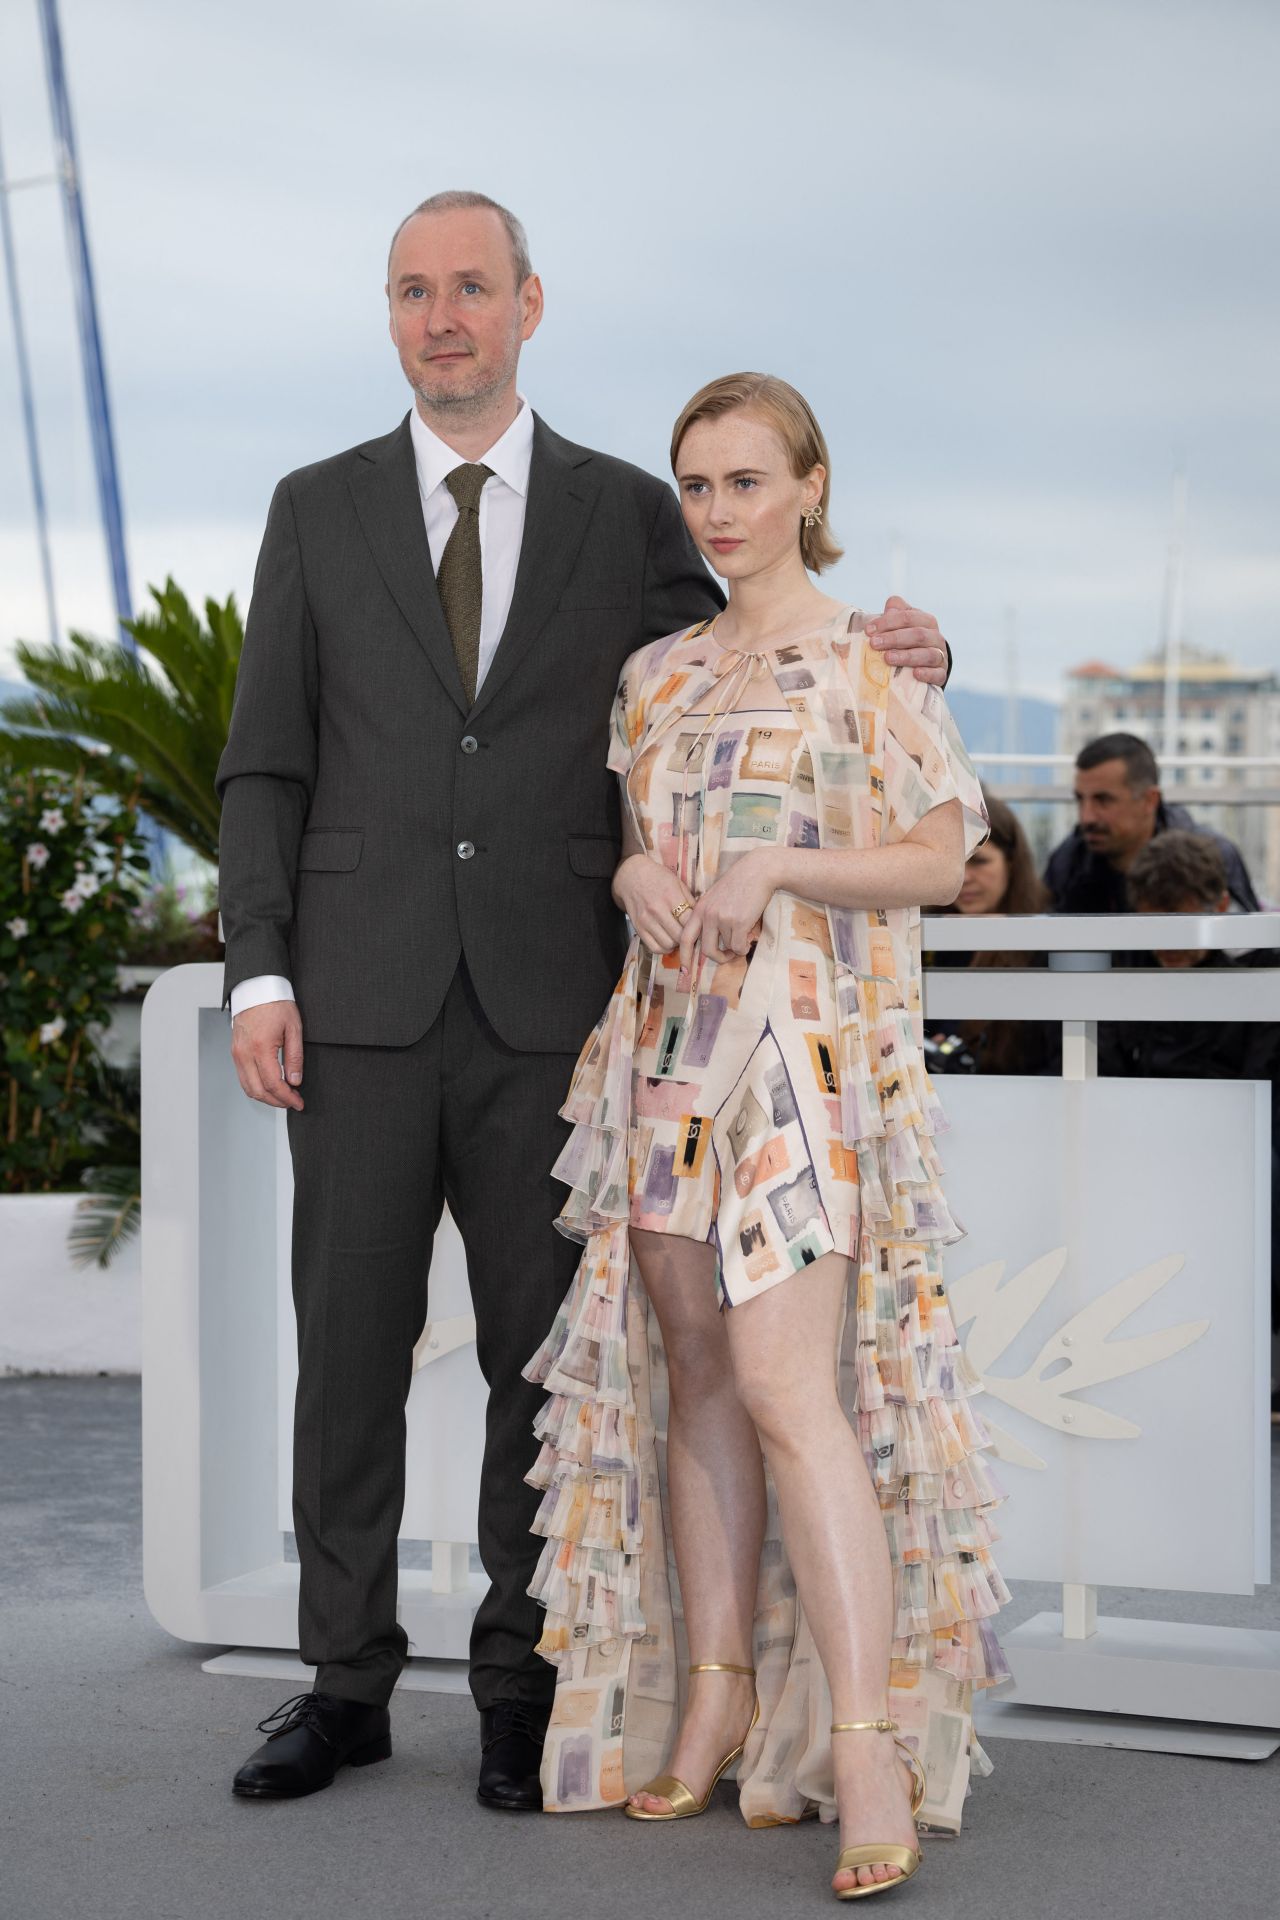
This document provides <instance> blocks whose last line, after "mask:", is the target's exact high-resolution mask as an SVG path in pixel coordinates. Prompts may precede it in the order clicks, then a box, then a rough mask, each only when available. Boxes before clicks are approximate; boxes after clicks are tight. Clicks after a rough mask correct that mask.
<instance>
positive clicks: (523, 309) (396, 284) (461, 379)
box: [387, 207, 542, 416]
mask: <svg viewBox="0 0 1280 1920" xmlns="http://www.w3.org/2000/svg"><path fill="white" fill-rule="evenodd" d="M387 303H388V307H389V310H390V322H391V338H392V339H393V340H394V342H395V346H396V352H397V353H398V354H399V356H400V365H401V367H402V368H403V369H404V377H405V379H406V380H407V381H408V382H409V385H410V386H411V387H412V388H413V390H414V392H415V393H416V394H417V395H418V398H419V399H420V401H421V402H422V406H423V410H424V412H426V413H436V414H444V415H454V416H465V415H467V414H478V413H483V412H484V411H485V410H486V408H487V407H488V406H489V405H490V403H491V402H492V401H493V400H494V399H495V398H496V397H497V396H498V395H499V394H500V393H502V392H503V391H504V389H506V388H508V387H514V385H515V377H516V367H517V365H518V363H519V359H520V347H521V344H522V343H523V342H524V341H525V340H527V339H528V338H529V336H530V334H531V333H533V331H534V329H535V328H536V327H537V325H538V322H539V320H540V319H541V318H542V286H541V283H540V281H539V280H538V276H537V275H536V274H531V275H530V276H529V278H528V279H527V280H526V281H525V283H524V285H523V287H518V286H517V285H516V279H515V269H514V266H513V264H512V259H511V242H510V240H509V239H508V237H507V230H506V228H505V226H504V225H503V223H502V220H501V218H500V217H499V215H498V214H496V213H495V212H494V211H493V209H492V208H491V207H463V208H459V209H457V210H456V211H454V212H451V213H419V214H415V215H414V216H413V218H412V219H411V220H408V221H407V222H406V223H405V225H404V226H403V227H402V228H401V230H400V232H399V233H398V234H397V236H396V241H395V245H394V247H393V248H392V250H391V260H390V264H389V268H388V278H387Z"/></svg>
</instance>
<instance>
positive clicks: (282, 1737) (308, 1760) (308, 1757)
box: [231, 1693, 391, 1800]
mask: <svg viewBox="0 0 1280 1920" xmlns="http://www.w3.org/2000/svg"><path fill="white" fill-rule="evenodd" d="M258 1732H259V1733H265V1734H267V1735H268V1736H269V1737H268V1738H267V1739H266V1740H265V1741H264V1742H263V1744H262V1745H261V1746H260V1747H259V1748H258V1750H257V1752H256V1753H251V1754H250V1755H249V1758H248V1759H247V1760H246V1761H245V1763H244V1765H243V1766H242V1767H241V1769H240V1771H239V1773H238V1774H237V1775H236V1777H235V1780H234V1781H233V1782H232V1787H231V1791H232V1792H233V1793H238V1794H241V1795H243V1797H244V1798H245V1799H248V1800H297V1799H299V1798H301V1796H302V1795H303V1794H304V1793H317V1792H318V1791H319V1789H320V1788H321V1787H327V1786H328V1785H329V1784H330V1783H331V1781H332V1779H333V1776H334V1774H335V1773H336V1772H337V1771H338V1768H339V1767H368V1766H372V1764H373V1762H374V1761H375V1760H389V1759H390V1758H391V1715H390V1714H389V1713H388V1711H387V1709H386V1708H385V1707H370V1706H366V1705H365V1703H364V1702H363V1701H362V1700H338V1699H335V1698H334V1696H333V1695H332V1694H331V1693H296V1694H295V1695H294V1696H293V1699H292V1700H286V1701H285V1703H284V1705H283V1706H282V1707H277V1708H276V1710H275V1712H274V1713H269V1714H268V1715H267V1717H266V1719H265V1720H259V1722H258Z"/></svg>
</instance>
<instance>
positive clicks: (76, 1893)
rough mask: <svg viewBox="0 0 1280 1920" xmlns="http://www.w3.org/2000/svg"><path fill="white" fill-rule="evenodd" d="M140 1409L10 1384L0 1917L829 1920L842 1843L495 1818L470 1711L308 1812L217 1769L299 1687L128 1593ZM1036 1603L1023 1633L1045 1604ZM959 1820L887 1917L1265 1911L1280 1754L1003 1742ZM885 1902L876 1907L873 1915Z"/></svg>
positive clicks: (420, 1701)
mask: <svg viewBox="0 0 1280 1920" xmlns="http://www.w3.org/2000/svg"><path fill="white" fill-rule="evenodd" d="M138 1451H139V1393H138V1385H137V1382H136V1381H128V1380H106V1379H98V1380H7V1381H0V1463H3V1470H2V1477H0V1622H2V1623H3V1624H2V1625H0V1782H2V1783H3V1784H2V1790H0V1915H3V1917H4V1920H72V1917H73V1916H74V1920H117V1917H118V1916H119V1917H120V1920H124V1917H125V1916H127V1920H238V1916H246V1917H247V1920H258V1916H270V1920H336V1917H337V1916H339V1915H347V1914H351V1915H360V1916H362V1917H363V1916H378V1917H379V1920H401V1917H402V1916H403V1920H419V1917H420V1916H421V1917H422V1920H436V1917H437V1916H439V1920H487V1917H488V1916H495V1917H496V1916H501V1917H502V1920H508V1917H510V1920H683V1916H697V1920H712V1917H713V1916H719V1915H726V1916H730V1915H731V1916H735V1917H736V1916H741V1917H742V1920H765V1917H766V1916H767V1920H792V1916H799V1915H816V1914H821V1913H824V1912H827V1913H830V1912H833V1911H834V1903H833V1901H832V1899H831V1896H830V1894H829V1893H827V1892H826V1891H825V1889H826V1884H827V1879H828V1876H829V1874H830V1871H831V1866H832V1863H833V1859H834V1853H835V1843H834V1840H833V1838H832V1836H831V1834H830V1833H829V1832H828V1831H826V1830H824V1829H820V1828H819V1827H818V1826H817V1825H816V1824H813V1825H809V1826H804V1827H799V1828H793V1829H779V1830H775V1831H772V1832H764V1833H749V1832H748V1831H747V1830H746V1828H745V1827H743V1825H742V1823H741V1820H740V1819H739V1817H738V1815H737V1813H736V1811H735V1810H734V1808H733V1804H732V1801H731V1800H730V1798H729V1797H728V1795H725V1796H724V1797H723V1798H721V1799H719V1800H718V1802H717V1804H716V1806H715V1807H714V1809H713V1810H712V1812H710V1813H709V1814H708V1815H707V1816H706V1817H705V1818H703V1819H701V1820H698V1821H691V1822H689V1823H688V1824H687V1825H683V1826H681V1827H680V1828H679V1829H678V1830H677V1829H675V1828H650V1827H637V1826H634V1825H632V1824H631V1823H629V1822H627V1821H624V1820H622V1819H621V1818H620V1817H618V1816H615V1815H601V1814H587V1815H582V1816H576V1817H572V1818H570V1817H563V1816H562V1817H560V1818H557V1819H545V1820H542V1819H537V1818H533V1817H514V1816H502V1815H497V1814H492V1813H487V1812H485V1811H483V1810H482V1809H481V1808H480V1807H478V1806H477V1804H476V1802H475V1799H474V1797H473V1786H474V1767H475V1759H476V1725H475V1715H474V1711H473V1709H472V1707H471V1704H470V1702H469V1700H466V1699H457V1698H449V1697H445V1696H440V1695H429V1694H416V1693H415V1694H407V1695H406V1694H402V1695H399V1696H398V1697H397V1701H396V1705H395V1709H394V1730H395V1740H396V1754H395V1758H394V1760H393V1761H392V1762H391V1763H390V1765H387V1766H378V1767H371V1768H369V1769H367V1770H365V1771H362V1772H360V1773H356V1774H353V1773H351V1772H350V1771H348V1772H345V1773H343V1774H341V1775H340V1776H339V1778H338V1781H337V1783H336V1784H335V1785H334V1787H332V1788H331V1789H330V1790H329V1791H328V1792H326V1793H322V1794H317V1795H316V1796H315V1797H314V1798H312V1799H309V1800H305V1801H300V1802H297V1803H295V1804H277V1805H272V1804H269V1803H253V1802H248V1803H246V1802H241V1801H238V1800H234V1799H233V1798H232V1796H231V1794H230V1792H229V1791H228V1786H229V1781H230V1777H231V1774H232V1773H233V1771H234V1770H235V1767H236V1766H237V1765H238V1763H239V1761H240V1760H241V1759H242V1758H243V1757H244V1755H245V1753H246V1752H247V1751H248V1750H249V1749H250V1747H252V1746H253V1745H256V1743H257V1736H256V1735H255V1734H254V1731H253V1727H254V1722H255V1721H256V1720H258V1719H260V1718H261V1717H262V1716H263V1715H264V1714H265V1713H267V1712H269V1711H270V1709H271V1708H273V1707H274V1706H275V1705H276V1704H277V1703H278V1701H279V1699H280V1697H281V1696H282V1694H283V1693H285V1692H287V1691H288V1688H287V1687H284V1688H282V1687H281V1686H280V1684H279V1683H278V1682H275V1681H269V1682H266V1683H259V1682H257V1681H250V1680H240V1679H225V1678H224V1679H215V1678H212V1677H211V1676H209V1675H207V1674H204V1673H202V1672H201V1671H200V1661H201V1660H202V1659H204V1658H206V1657H207V1656H208V1654H209V1652H211V1651H213V1649H209V1648H204V1647H192V1646H188V1645H186V1644H185V1643H182V1642H179V1641H176V1640H173V1639H171V1638H170V1637H169V1635H168V1634H166V1633H165V1632H164V1631H163V1630H162V1629H161V1628H160V1627H158V1626H157V1625H156V1624H155V1622H154V1621H153V1620H152V1619H151V1617H150V1615H149V1614H148V1612H147V1610H146V1605H145V1603H144V1601H143V1597H142V1580H141V1515H140V1510H139V1508H140V1502H139V1462H138ZM1048 1601H1049V1596H1048V1595H1047V1593H1046V1592H1045V1591H1044V1590H1040V1589H1032V1588H1028V1587H1022V1588H1020V1589H1019V1591H1018V1595H1017V1601H1016V1606H1015V1610H1014V1612H1013V1614H1012V1616H1011V1619H1019V1618H1024V1617H1025V1616H1026V1615H1027V1614H1028V1613H1029V1612H1031V1611H1033V1610H1035V1609H1036V1608H1037V1607H1039V1606H1042V1605H1044V1604H1046V1603H1047V1602H1048ZM1105 1607H1106V1610H1107V1611H1108V1612H1113V1613H1114V1612H1129V1613H1134V1614H1140V1613H1145V1614H1148V1615H1150V1616H1151V1617H1163V1618H1183V1619H1196V1618H1202V1619H1208V1618H1210V1617H1212V1618H1214V1619H1217V1620H1221V1621H1223V1622H1224V1623H1228V1624H1235V1625H1241V1626H1244V1625H1252V1626H1260V1627H1272V1628H1280V1588H1276V1587H1271V1588H1268V1589H1265V1590H1264V1591H1262V1592H1261V1593H1259V1595H1257V1596H1256V1597H1255V1598H1253V1599H1250V1600H1239V1601H1222V1600H1218V1601H1216V1602H1212V1601H1205V1600H1202V1599H1199V1598H1197V1597H1194V1596H1173V1595H1155V1594H1149V1593H1144V1594H1118V1593H1114V1592H1108V1593H1107V1594H1106V1595H1105ZM991 1749H992V1757H993V1759H994V1760H995V1763H996V1769H997V1770H996V1773H995V1775H994V1776H993V1778H992V1779H990V1780H988V1781H985V1782H979V1783H978V1785H977V1788H976V1790H975V1792H974V1794H973V1797H972V1799H971V1800H970V1802H969V1809H968V1810H967V1812H966V1815H965V1832H964V1835H963V1836H962V1838H961V1839H959V1840H958V1841H952V1842H935V1843H934V1844H933V1845H931V1846H929V1847H928V1848H927V1850H926V1860H925V1866H924V1869H923V1871H922V1872H921V1874H920V1876H919V1878H918V1879H917V1880H915V1881H914V1882H913V1884H912V1886H911V1887H910V1888H909V1889H908V1890H906V1891H905V1892H901V1893H897V1894H894V1895H893V1896H892V1898H893V1900H894V1901H895V1902H896V1904H895V1905H894V1906H892V1907H890V1908H887V1909H884V1911H886V1912H889V1913H899V1912H901V1913H904V1914H905V1913H908V1912H910V1913H912V1914H914V1915H916V1916H917V1920H931V1917H932V1920H941V1917H942V1916H946V1920H995V1917H996V1916H999V1920H1004V1916H1010V1920H1059V1917H1061V1920H1080V1917H1081V1916H1082V1915H1085V1916H1089V1920H1109V1917H1110V1916H1112V1915H1115V1916H1122V1917H1123V1920H1200V1916H1202V1915H1208V1914H1210V1913H1211V1912H1213V1911H1215V1910H1220V1911H1221V1913H1222V1915H1223V1916H1224V1920H1262V1917H1263V1916H1264V1915H1265V1916H1267V1920H1272V1917H1273V1916H1274V1915H1275V1913H1276V1912H1277V1910H1278V1909H1280V1898H1278V1897H1277V1889H1278V1888H1280V1837H1278V1836H1280V1822H1277V1817H1276V1816H1277V1794H1278V1790H1280V1756H1278V1757H1277V1758H1275V1759H1273V1760H1271V1761H1269V1762H1267V1763H1265V1764H1264V1765H1257V1766H1254V1765H1247V1764H1242V1763H1235V1762H1226V1761H1210V1760H1190V1759H1175V1758H1172V1757H1170V1756H1167V1755H1162V1754H1134V1753H1127V1752H1122V1751H1116V1750H1108V1749H1105V1748H1081V1747H1066V1746H1051V1745H1039V1744H1034V1743H1030V1742H1025V1741H1013V1740H999V1741H993V1742H992V1743H991ZM874 1911H876V1912H877V1913H878V1912H880V1911H881V1909H879V1908H877V1909H875V1910H874Z"/></svg>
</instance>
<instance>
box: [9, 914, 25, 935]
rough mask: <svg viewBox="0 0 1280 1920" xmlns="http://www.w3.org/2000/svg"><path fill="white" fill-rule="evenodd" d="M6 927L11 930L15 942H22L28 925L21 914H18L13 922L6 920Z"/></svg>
mask: <svg viewBox="0 0 1280 1920" xmlns="http://www.w3.org/2000/svg"><path fill="white" fill-rule="evenodd" d="M5 926H6V927H7V928H8V929H9V932H10V933H11V934H12V936H13V938H14V939H15V940H21V938H22V936H23V934H24V933H25V932H26V931H27V923H26V921H25V920H24V919H23V917H22V915H21V914H20V913H19V914H16V915H15V916H14V918H13V919H12V920H6V921H5Z"/></svg>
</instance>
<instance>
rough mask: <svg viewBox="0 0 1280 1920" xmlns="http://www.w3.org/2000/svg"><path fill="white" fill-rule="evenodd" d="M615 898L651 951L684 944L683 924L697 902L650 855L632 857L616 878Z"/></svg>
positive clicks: (628, 857) (668, 869)
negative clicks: (681, 937) (681, 932)
mask: <svg viewBox="0 0 1280 1920" xmlns="http://www.w3.org/2000/svg"><path fill="white" fill-rule="evenodd" d="M613 897H614V899H615V901H616V902H617V904H618V905H619V906H620V907H621V908H622V911H623V912H624V913H625V914H626V916H627V918H628V920H629V921H630V922H631V924H632V926H633V927H634V928H635V930H636V932H637V933H638V934H639V936H640V938H641V939H642V940H643V941H644V944H645V945H646V947H648V948H649V949H650V950H651V952H653V953H670V952H671V951H672V949H673V948H675V947H678V946H679V945H680V931H681V925H680V923H681V921H682V920H687V919H689V918H691V916H692V912H693V907H694V902H693V901H692V900H691V899H690V897H689V890H688V888H687V887H686V886H685V884H684V882H683V880H681V879H680V878H679V876H678V875H677V874H674V873H673V872H672V871H671V869H670V867H664V866H663V864H662V862H661V861H660V860H655V859H653V857H652V856H651V855H650V854H647V853H632V854H628V855H627V857H626V858H625V859H624V860H623V861H622V862H621V864H620V865H619V867H618V869H617V872H616V873H615V874H614V876H613Z"/></svg>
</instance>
